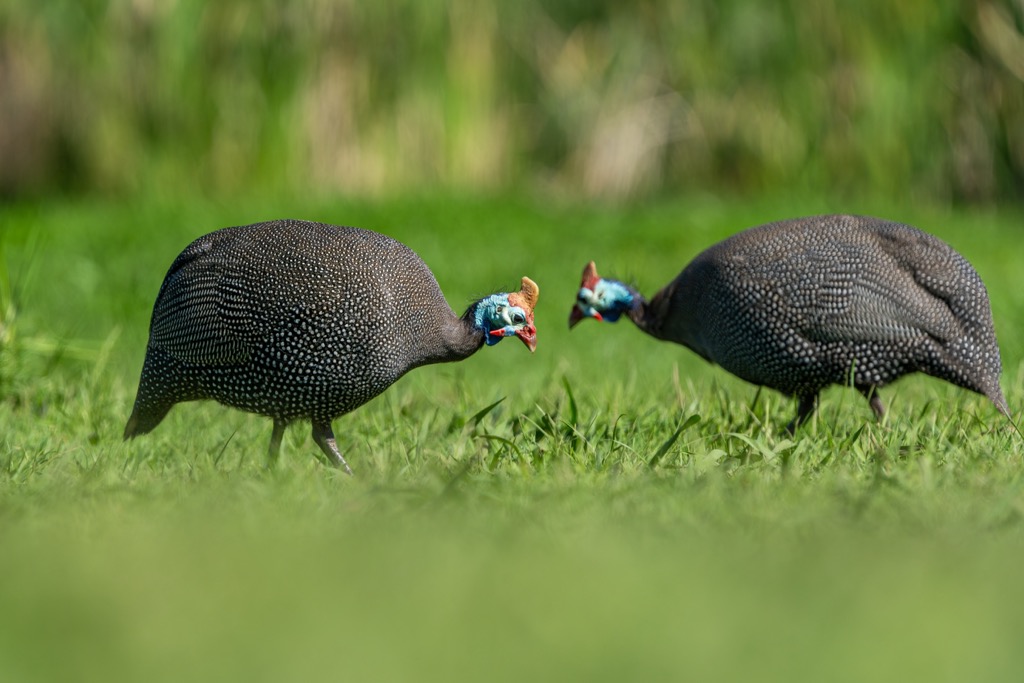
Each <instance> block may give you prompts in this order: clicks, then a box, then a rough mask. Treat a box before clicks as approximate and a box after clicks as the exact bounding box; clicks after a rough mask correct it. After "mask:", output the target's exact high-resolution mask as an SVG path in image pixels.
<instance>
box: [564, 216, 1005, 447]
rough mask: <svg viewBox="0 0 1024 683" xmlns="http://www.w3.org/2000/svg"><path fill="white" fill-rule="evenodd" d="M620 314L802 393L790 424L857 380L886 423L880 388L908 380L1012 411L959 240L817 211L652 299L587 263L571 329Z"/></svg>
mask: <svg viewBox="0 0 1024 683" xmlns="http://www.w3.org/2000/svg"><path fill="white" fill-rule="evenodd" d="M622 315H626V316H627V317H628V318H629V319H630V320H632V321H633V322H634V323H635V324H636V325H637V327H639V328H640V329H641V330H643V331H644V332H646V333H648V334H650V335H651V336H653V337H656V338H658V339H662V340H665V341H671V342H675V343H677V344H682V345H683V346H686V347H687V348H689V349H691V350H693V351H694V352H696V353H697V354H698V355H700V356H701V357H702V358H704V359H705V360H707V361H710V362H712V363H716V364H718V365H720V366H722V367H723V368H725V369H726V370H728V371H729V372H731V373H733V374H734V375H736V376H737V377H740V378H741V379H744V380H746V381H748V382H752V383H754V384H757V385H762V386H766V387H769V388H772V389H776V390H778V391H781V392H782V393H784V394H788V395H791V396H794V397H796V398H797V399H798V400H799V407H798V409H797V414H796V417H795V418H794V420H793V421H792V422H791V423H790V425H789V428H790V429H791V430H792V429H795V428H796V426H797V425H799V424H800V423H801V422H803V421H804V420H806V419H807V417H808V416H810V415H811V414H812V413H813V412H814V410H815V408H816V406H817V401H818V394H819V392H820V391H821V390H822V389H824V388H825V387H827V386H829V385H831V384H852V385H853V386H854V387H855V388H856V389H857V390H859V391H860V392H861V393H862V394H863V395H864V396H865V397H866V398H867V399H868V401H869V402H870V405H871V408H872V409H873V410H874V412H875V414H876V415H877V416H878V417H879V418H881V417H882V416H883V415H884V412H885V409H884V407H883V405H882V402H881V400H880V399H879V397H878V389H879V388H880V387H883V386H885V385H887V384H889V383H890V382H892V381H894V380H896V379H898V378H900V377H902V376H903V375H906V374H909V373H912V372H924V373H926V374H928V375H932V376H933V377H937V378H939V379H943V380H946V381H947V382H951V383H953V384H955V385H957V386H960V387H963V388H965V389H970V390H971V391H975V392H977V393H979V394H983V395H984V396H987V397H988V398H989V399H990V400H991V401H992V403H994V404H995V406H996V408H997V409H998V410H999V412H1000V413H1002V414H1003V415H1006V416H1007V417H1010V411H1009V407H1008V406H1007V404H1006V399H1005V398H1004V397H1003V393H1002V391H1001V390H1000V388H999V374H1000V371H1001V364H1000V359H999V347H998V346H997V344H996V335H995V330H994V329H993V324H992V313H991V308H990V305H989V300H988V294H987V292H986V290H985V285H984V284H983V283H982V281H981V278H980V277H979V276H978V274H977V272H975V270H974V268H973V267H971V264H970V263H968V262H967V260H966V259H965V258H964V257H963V256H961V255H960V254H959V253H957V252H956V251H954V250H953V249H952V248H951V247H950V246H949V245H947V244H946V243H945V242H943V241H941V240H940V239H938V238H937V237H934V236H932V235H929V234H927V233H924V232H922V231H920V230H918V229H916V228H913V227H910V226H908V225H903V224H900V223H894V222H892V221H887V220H882V219H878V218H869V217H862V216H818V217H812V218H798V219H792V220H785V221H779V222H777V223H770V224H767V225H762V226H759V227H755V228H751V229H749V230H746V231H744V232H741V233H738V234H736V235H733V236H732V237H730V238H728V239H726V240H724V241H722V242H720V243H718V244H716V245H714V246H712V247H710V248H709V249H707V250H706V251H704V252H703V253H701V254H699V255H698V256H697V257H696V258H695V259H693V261H692V262H691V263H690V264H689V265H688V266H686V268H684V269H683V271H682V272H681V273H680V274H679V275H678V276H677V277H676V279H675V280H673V281H672V282H670V283H669V284H668V285H666V286H665V287H664V288H663V289H662V290H661V291H659V292H658V293H657V294H655V295H654V297H653V298H651V300H650V301H648V300H647V299H645V298H644V297H643V296H642V295H641V294H640V293H639V292H637V290H636V289H634V288H633V287H631V286H629V285H627V284H625V283H622V282H619V281H617V280H611V279H605V278H602V277H600V276H599V275H598V274H597V269H596V268H595V266H594V263H593V262H591V263H589V264H588V265H587V267H586V268H585V269H584V271H583V280H582V282H581V283H580V289H579V292H578V294H577V299H576V303H575V305H574V306H573V309H572V313H571V314H570V316H569V326H570V327H572V326H573V325H575V324H576V323H577V322H579V321H580V320H582V319H583V318H586V317H589V318H595V319H597V320H605V321H608V322H614V321H616V320H618V318H619V317H620V316H622Z"/></svg>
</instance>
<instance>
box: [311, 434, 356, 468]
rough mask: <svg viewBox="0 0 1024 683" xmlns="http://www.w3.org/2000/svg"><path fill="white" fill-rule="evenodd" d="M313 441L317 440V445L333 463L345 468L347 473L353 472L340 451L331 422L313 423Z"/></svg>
mask: <svg viewBox="0 0 1024 683" xmlns="http://www.w3.org/2000/svg"><path fill="white" fill-rule="evenodd" d="M313 441H316V445H317V446H319V447H320V450H322V451H323V452H324V455H326V456H327V460H328V461H330V463H331V464H332V465H334V466H335V467H339V468H341V469H343V470H344V471H345V474H352V469H351V468H350V467H349V466H348V463H347V462H345V458H343V457H342V456H341V453H340V452H339V451H338V444H337V443H335V441H334V431H333V430H332V429H331V423H330V422H314V423H313Z"/></svg>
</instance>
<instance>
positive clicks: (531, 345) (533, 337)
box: [516, 325, 537, 353]
mask: <svg viewBox="0 0 1024 683" xmlns="http://www.w3.org/2000/svg"><path fill="white" fill-rule="evenodd" d="M516 336H517V337H519V338H520V339H521V340H522V341H523V343H524V344H526V348H528V349H530V353H533V352H534V351H536V350H537V328H536V327H534V326H533V325H525V326H524V327H522V328H520V329H518V330H516Z"/></svg>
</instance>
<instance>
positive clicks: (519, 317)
mask: <svg viewBox="0 0 1024 683" xmlns="http://www.w3.org/2000/svg"><path fill="white" fill-rule="evenodd" d="M512 322H513V324H516V325H522V324H523V323H525V322H526V316H525V315H523V314H522V313H513V314H512Z"/></svg>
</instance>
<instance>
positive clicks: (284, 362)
mask: <svg viewBox="0 0 1024 683" xmlns="http://www.w3.org/2000/svg"><path fill="white" fill-rule="evenodd" d="M537 293H538V290H537V286H536V285H535V284H534V283H533V282H532V281H531V280H530V279H529V278H523V280H522V290H521V291H520V292H513V293H511V294H506V293H500V294H494V295H491V296H489V297H486V298H484V299H481V300H480V301H477V302H475V303H474V304H472V305H471V306H470V307H469V309H468V310H467V311H466V313H465V314H464V315H463V316H462V317H459V316H457V315H456V314H455V313H454V312H453V311H452V310H451V308H450V307H449V306H448V304H447V302H446V301H445V299H444V296H443V295H442V294H441V289H440V287H438V284H437V281H436V280H435V279H434V276H433V274H432V273H431V272H430V269H429V268H427V266H426V264H424V263H423V261H422V260H421V259H420V258H419V256H417V255H416V253H415V252H413V251H412V250H411V249H409V248H408V247H406V246H405V245H404V244H402V243H400V242H397V241H395V240H393V239H391V238H390V237H386V236H384V235H381V234H378V233H375V232H371V231H369V230H362V229H359V228H351V227H338V226H333V225H324V224H321V223H312V222H306V221H296V220H281V221H271V222H266V223H258V224H255V225H248V226H242V227H233V228H224V229H222V230H218V231H216V232H212V233H210V234H208V235H205V236H203V237H200V238H199V239H197V240H195V241H194V242H193V243H192V244H190V245H189V246H188V247H187V248H186V249H185V250H184V251H183V252H182V253H181V255H179V256H178V258H177V259H176V260H175V261H174V263H173V264H172V265H171V267H170V270H169V271H168V272H167V275H166V277H165V278H164V282H163V285H162V286H161V288H160V293H159V294H158V295H157V300H156V303H155V305H154V307H153V316H152V320H151V323H150V335H149V344H148V346H147V348H146V359H145V361H144V364H143V368H142V378H141V380H140V382H139V391H138V396H137V397H136V400H135V406H134V409H133V410H132V414H131V417H130V418H129V420H128V424H127V426H126V427H125V433H124V436H125V438H126V439H127V438H130V437H133V436H137V435H139V434H144V433H146V432H148V431H150V430H151V429H153V428H154V427H155V426H156V425H157V424H159V423H160V421H161V420H162V419H163V418H164V416H165V415H166V414H167V412H168V411H169V410H170V408H171V407H172V406H173V405H174V404H176V403H180V402H182V401H192V400H198V399H214V400H216V401H219V402H220V403H223V404H225V405H228V406H233V407H235V408H240V409H242V410H245V411H249V412H253V413H258V414H260V415H266V416H269V417H271V418H273V420H274V431H273V436H272V437H271V445H270V454H271V457H272V458H276V456H277V453H278V451H279V449H280V443H281V437H282V435H283V432H284V427H285V425H287V424H288V423H289V422H291V421H293V420H297V419H308V420H310V421H311V422H312V424H313V436H314V439H315V440H316V442H317V444H318V445H319V446H320V448H321V449H322V450H323V451H324V453H325V454H326V455H327V456H328V458H329V459H330V460H331V461H332V462H333V463H334V464H336V465H338V466H341V467H344V468H345V469H346V470H348V466H347V464H346V463H345V460H344V458H342V456H341V454H340V453H339V452H338V449H337V446H336V444H335V441H334V434H333V432H332V431H331V421H332V420H334V419H335V418H337V417H339V416H341V415H343V414H345V413H347V412H349V411H351V410H353V409H355V408H358V407H359V406H361V405H362V404H364V403H366V402H367V401H369V400H370V399H372V398H373V397H375V396H377V395H378V394H380V393H381V392H382V391H384V390H385V389H387V388H388V387H389V386H391V384H392V383H394V382H395V381H396V380H397V379H398V378H399V377H401V376H402V375H403V374H405V373H406V372H408V371H409V370H411V369H412V368H415V367H418V366H420V365H426V364H429V363H442V362H447V361H457V360H462V359H464V358H466V357H468V356H470V355H471V354H473V353H474V352H475V351H476V350H477V349H479V348H480V347H481V346H482V345H484V343H487V344H494V343H497V342H498V341H500V340H501V339H502V338H503V337H504V336H507V335H515V336H518V337H520V339H522V341H523V342H524V343H526V344H527V346H528V347H529V348H530V350H531V351H532V350H533V349H534V347H535V344H536V330H535V328H534V325H533V307H534V305H535V304H536V300H537Z"/></svg>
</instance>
